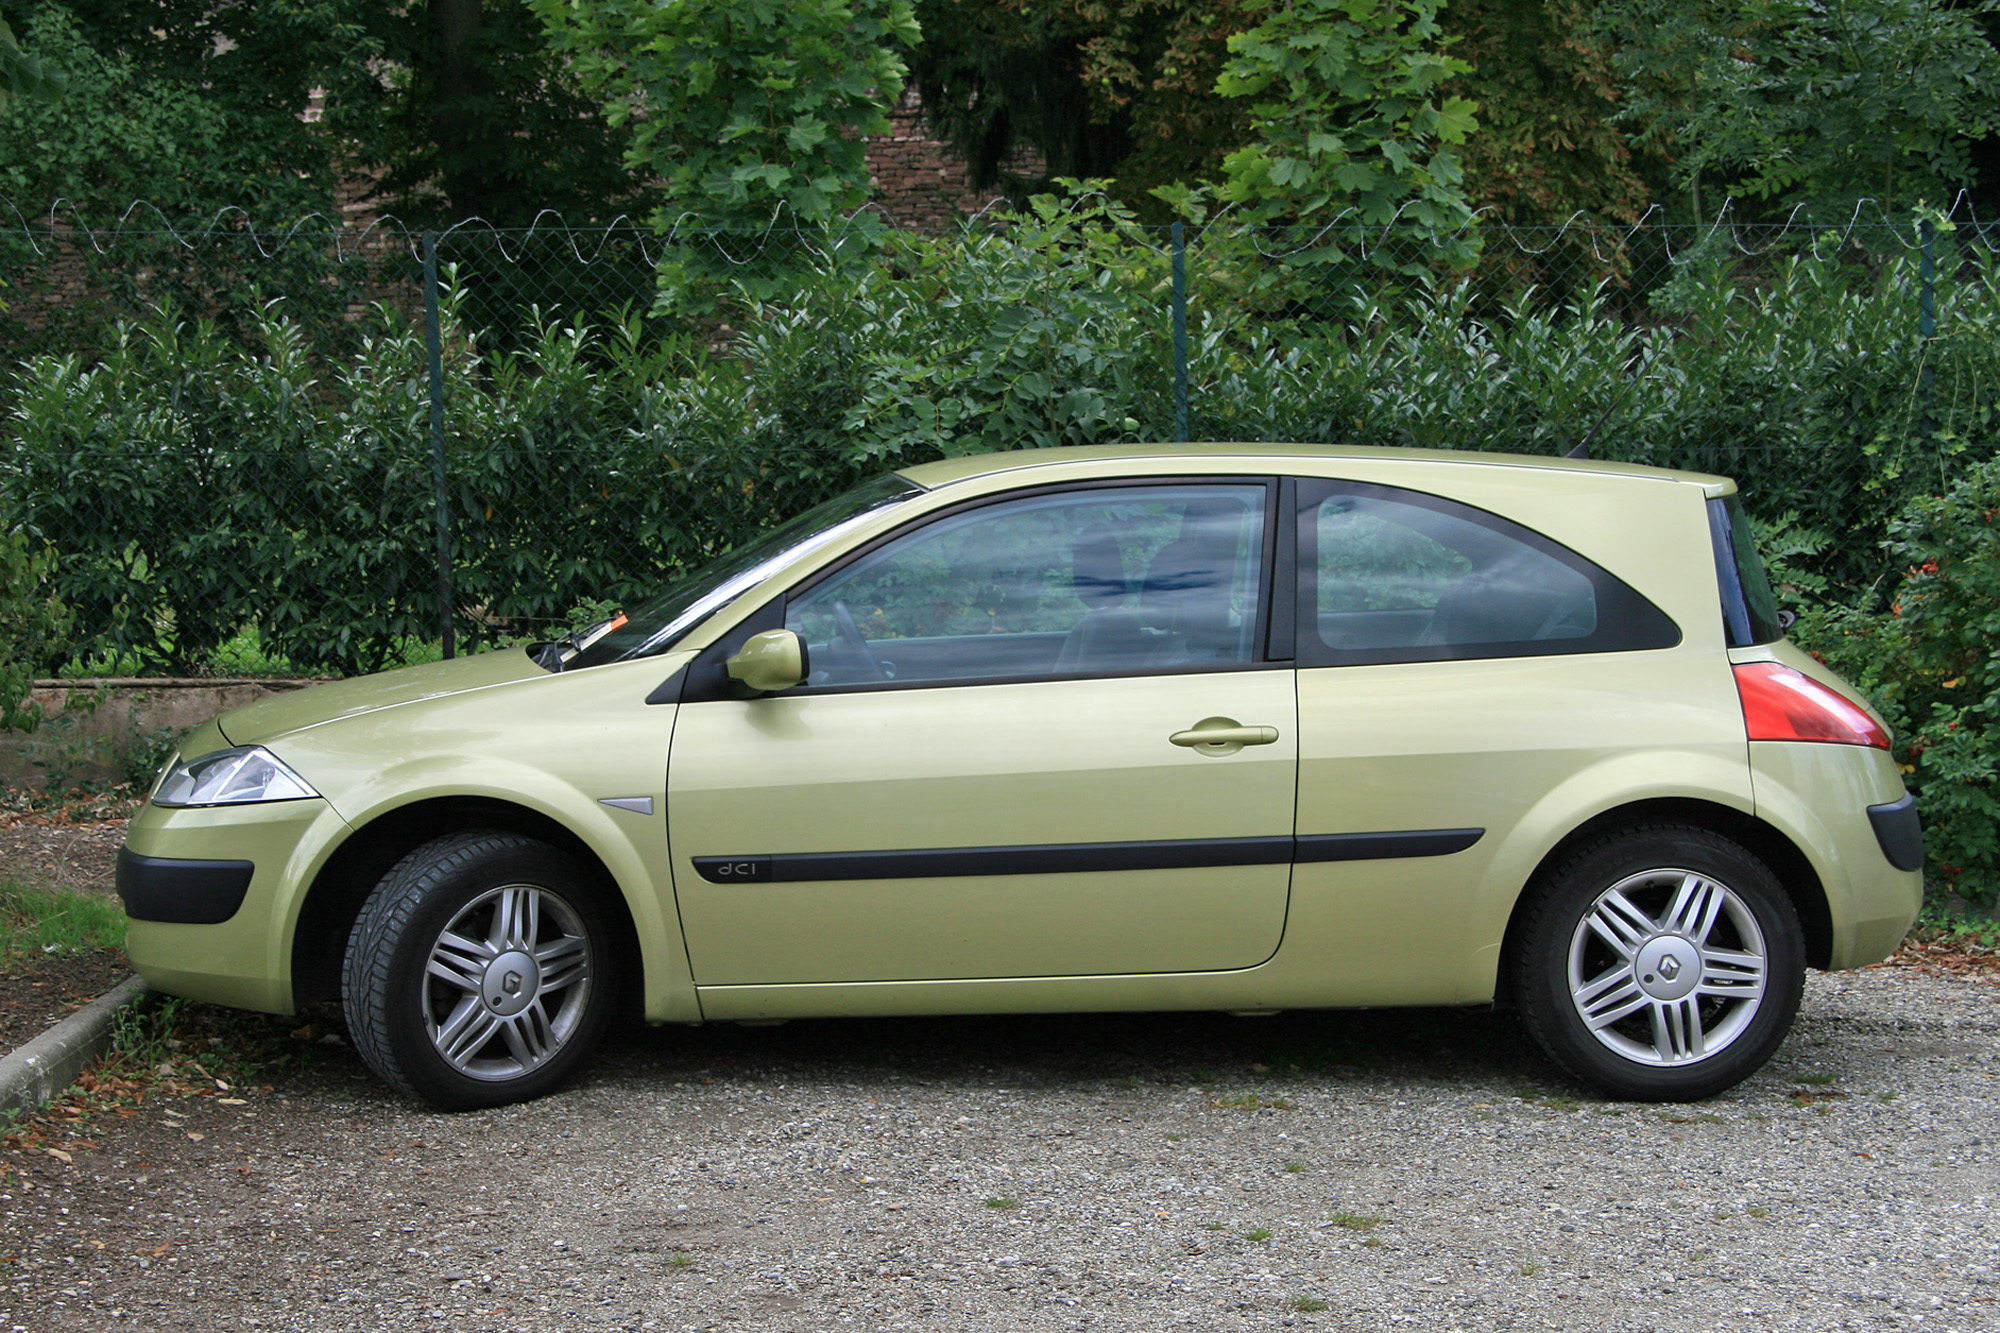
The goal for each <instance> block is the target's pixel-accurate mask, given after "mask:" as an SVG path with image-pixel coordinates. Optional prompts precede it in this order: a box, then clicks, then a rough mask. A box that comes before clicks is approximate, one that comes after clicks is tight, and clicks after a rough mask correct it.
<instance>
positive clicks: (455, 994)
mask: <svg viewBox="0 0 2000 1333" xmlns="http://www.w3.org/2000/svg"><path fill="white" fill-rule="evenodd" d="M612 940H613V934H612V929H611V924H610V921H609V919H608V918H607V917H606V914H605V909H604V907H603V905H602V900H601V898H600V895H599V894H598V893H597V892H596V890H595V886H594V884H593V882H592V880H591V877H590V876H589V875H587V874H586V873H585V872H584V870H583V868H582V867H581V866H579V865H578V864H577V863H576V862H575V861H574V860H572V859H571V858H570V857H568V856H566V855H564V854H563V853H562V852H559V851H557V850H556V849H555V848H553V847H551V846H549V845H548V844H546V843H542V842H537V841H535V840H534V839H532V838H525V837H521V836H518V835H516V834H511V833H497V832H480V833H456V834H452V835H451V836H449V837H444V838H439V839H438V840H436V841H435V842H429V843H425V844H424V845H423V846H422V847H419V848H417V849H416V850H415V851H413V852H411V853H410V854H409V855H408V856H405V857H404V858H403V859H402V860H401V861H399V862H397V863H396V865H395V866H394V867H393V868H392V869H391V870H390V871H389V873H388V874H387V875H385V876H383V878H382V881H381V883H379V884H377V885H376V886H375V889H374V892H372V893H371V894H370V895H369V896H368V901H367V902H366V903H365V904H364V905H363V906H362V909H361V915H360V917H359V918H357V919H356V920H355V923H354V929H353V930H352V931H350V932H349V934H348V937H347V960H346V966H345V968H344V971H343V977H342V981H343V984H342V987H341V1004H342V1007H343V1009H344V1010H345V1012H346V1016H347V1026H348V1032H349V1035H350V1036H351V1037H352V1038H353V1040H354V1045H355V1048H356V1049H357V1050H358V1051H359V1052H360V1053H361V1058H362V1059H363V1060H364V1061H366V1062H367V1064H368V1067H369V1068H370V1069H373V1070H374V1071H375V1072H376V1073H377V1074H379V1075H381V1077H382V1079H383V1080H384V1081H385V1082H387V1083H389V1084H390V1085H391V1086H392V1087H394V1088H396V1089H397V1090H398V1091H400V1092H403V1093H404V1094H406V1095H408V1096H411V1097H414V1098H417V1099H418V1100H420V1101H424V1102H427V1103H429V1104H430V1105H431V1106H433V1107H436V1108H437V1109H438V1110H441V1111H466V1110H474V1109H478V1108H480V1107H488V1106H502V1105H505V1104H507V1103H509V1102H517V1101H525V1100H527V1099H529V1098H531V1097H539V1096H541V1095H543V1094H544V1093H547V1092H550V1091H552V1090H554V1089H555V1088H556V1087H558V1086H559V1085H561V1084H562V1083H563V1082H564V1081H565V1080H566V1079H568V1078H569V1077H570V1076H571V1075H573V1074H574V1073H576V1071H577V1070H578V1069H579V1068H580V1067H581V1066H582V1065H583V1063H584V1061H585V1060H586V1059H587V1058H588V1057H589V1055H590V1051H591V1048H592V1047H593V1046H595V1045H596V1043H597V1039H598V1038H599V1036H601V1035H602V1034H603V1031H604V1027H605V1023H606V1021H607V1019H608V1018H609V1017H610V1012H611V997H612V993H613V991H614V989H615V988H614V987H613V985H612V984H611V982H612V980H613V978H612V975H611V973H612V967H611V959H612Z"/></svg>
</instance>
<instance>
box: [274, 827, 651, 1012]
mask: <svg viewBox="0 0 2000 1333" xmlns="http://www.w3.org/2000/svg"><path fill="white" fill-rule="evenodd" d="M488 829H490V830H493V831H496V832H502V833H515V834H519V835H521V836H523V837H528V838H533V839H535V840H536V841H538V842H545V843H548V844H549V845H550V846H552V847H555V848H557V849H558V850H560V851H562V852H563V853H564V854H565V855H567V856H569V857H570V858H571V859H572V860H574V861H575V862H576V863H577V864H578V865H580V866H582V867H583V868H584V870H585V872H586V873H588V874H589V875H590V876H591V877H592V878H593V879H595V880H596V881H597V882H598V884H599V886H600V888H601V889H602V890H603V894H604V898H605V900H606V902H605V905H606V907H607V908H608V909H609V910H610V916H611V919H612V921H613V923H614V925H615V928H616V930H617V931H618V938H617V940H616V942H615V946H616V948H617V950H618V961H619V963H620V966H619V967H618V968H617V975H618V976H619V977H620V978H622V979H623V981H622V985H621V988H620V993H619V994H618V996H617V997H616V999H615V1001H614V1010H613V1014H614V1017H617V1016H622V1015H635V1014H637V1012H638V1010H639V1006H640V1004H641V1000H642V996H643V985H642V966H641V952H640V948H639V936H638V929H637V926H636V924H635V923H634V921H633V919H632V911H631V906H630V904H628V903H627V902H626V901H625V895H624V894H623V893H622V892H620V891H619V887H618V882H617V878H616V877H615V876H614V875H613V874H612V873H611V870H610V868H609V867H608V866H607V865H605V863H604V860H603V858H602V857H600V856H599V855H598V854H597V852H596V851H595V850H593V849H592V847H591V846H590V844H589V843H587V842H586V841H584V839H582V838H581V837H578V836H577V835H576V833H575V832H573V831H572V830H570V829H569V828H567V827H565V826H564V825H563V824H562V823H561V822H560V821H558V820H555V819H552V818H550V817H549V816H548V815H545V814H543V813H541V812H540V811H537V810H531V809H528V808H527V807H525V806H521V805H516V804H514V803H512V802H510V801H503V800H499V799H496V798H494V797H487V796H444V797H436V798H433V799H430V800H424V801H417V802H413V803H412V804H410V805H406V806H400V807H398V808H396V809H394V810H390V811H387V812H385V813H383V814H382V815H380V816H378V817H377V818H375V819H373V820H371V821H370V822H368V823H367V824H364V825H362V826H361V827H359V828H357V829H355V830H354V832H353V834H352V835H350V836H349V837H348V838H347V839H346V840H345V841H343V842H342V843H341V845H340V846H339V847H338V848H337V849H336V850H335V851H334V853H333V855H332V856H330V857H328V858H327V860H326V862H325V864H324V865H322V866H321V867H320V871H319V873H318V875H316V876H315V877H314V879H313V883H312V886H311V888H310V889H309V890H307V893H306V896H305V900H304V902H303V903H301V904H300V908H299V916H298V920H297V922H296V923H295V925H294V926H293V930H292V1001H293V1003H294V1004H308V1003H313V1002H318V1001H337V1000H339V999H340V986H341V966H342V962H343V959H344V957H345V954H346V951H347V937H348V933H349V932H350V931H351V930H352V929H353V928H354V922H355V920H356V918H358V917H359V916H360V915H361V908H362V904H363V903H365V902H366V901H367V899H368V895H369V894H370V893H371V892H373V890H374V888H375V886H376V884H378V883H380V882H381V879H382V877H383V876H384V875H386V874H387V873H388V872H389V869H390V867H392V866H394V865H395V864H396V862H398V861H400V860H402V859H403V857H405V856H407V855H408V854H409V853H410V852H412V851H415V850H416V849H417V848H418V847H421V846H423V845H424V844H425V843H427V842H431V841H433V840H435V839H438V838H442V837H445V836H447V835H449V834H453V833H466V832H473V831H477V830H488Z"/></svg>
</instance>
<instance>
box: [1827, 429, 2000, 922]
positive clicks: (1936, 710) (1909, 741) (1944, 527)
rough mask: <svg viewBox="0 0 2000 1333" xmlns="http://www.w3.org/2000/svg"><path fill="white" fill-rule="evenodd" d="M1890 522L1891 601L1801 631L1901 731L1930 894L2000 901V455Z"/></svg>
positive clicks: (1831, 612) (1840, 611) (1832, 613)
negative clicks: (1894, 564) (1896, 569)
mask: <svg viewBox="0 0 2000 1333" xmlns="http://www.w3.org/2000/svg"><path fill="white" fill-rule="evenodd" d="M1890 531H1891V539H1892V543H1893V545H1892V551H1893V553H1894V555H1895V557H1896V559H1897V560H1898V561H1899V563H1900V564H1901V572H1900V573H1899V574H1897V575H1896V576H1895V580H1894V585H1893V591H1892V593H1891V596H1892V601H1891V602H1890V605H1889V607H1888V609H1887V610H1886V611H1871V610H1866V609H1861V610H1856V609H1851V608H1832V609H1822V610H1819V611H1816V612H1812V613H1809V614H1808V615H1807V616H1806V617H1805V619H1803V620H1802V621H1801V623H1800V626H1799V630H1798V637H1799V638H1800V639H1801V641H1802V642H1804V643H1806V644H1807V645H1808V646H1810V647H1812V648H1813V649H1814V650H1815V651H1816V652H1817V653H1818V654H1819V655H1820V656H1821V657H1823V658H1824V659H1825V660H1826V661H1827V662H1829V663H1830V664H1831V665H1833V666H1834V667H1835V668H1836V669H1838V670H1840V671H1842V672H1843V673H1845V674H1846V675H1847V676H1848V677H1849V678H1850V679H1851V680H1853V681H1854V682H1855V683H1856V684H1857V685H1859V686H1860V687H1861V688H1863V689H1864V690H1866V691H1867V692H1868V694H1869V695H1870V697H1871V698H1873V699H1874V701H1875V702H1876V704H1877V705H1878V707H1880V708H1881V710H1882V713H1883V715H1884V717H1886V718H1887V719H1888V720H1889V722H1890V724H1891V726H1893V727H1894V728H1895V730H1896V733H1897V734H1896V744H1897V758H1898V760H1899V761H1900V763H1901V764H1902V767H1903V772H1904V780H1905V782H1906V783H1907V784H1908V785H1909V787H1910V788H1911V790H1913V791H1915V792H1916V793H1917V800H1918V805H1919V807H1920V808H1921V810H1922V811H1923V817H1924V837H1925V846H1926V852H1927V855H1928V861H1929V864H1928V866H1927V872H1928V875H1929V879H1930V884H1931V887H1932V890H1933V893H1934V894H1937V895H1938V896H1942V895H1944V894H1952V893H1955V894H1958V895H1960V896H1962V897H1964V898H1967V899H1969V900H1971V901H1974V902H1978V903H1984V904H1987V905H1989V906H1991V905H1994V904H1996V903H2000V797H1996V795H1995V790H1994V784H1995V778H1996V776H2000V651H1996V649H1995V645H1996V644H2000V460H1988V461H1986V462H1983V463H1979V464H1976V465H1974V466H1972V467H1971V468H1969V469H1967V470H1966V473H1965V476H1964V477H1963V479H1961V480H1960V481H1959V482H1958V484H1957V485H1955V486H1953V487H1952V488H1951V490H1950V492H1949V493H1948V494H1946V495H1944V496H1942V497H1930V498H1924V499H1919V500H1917V501H1915V502H1914V503H1912V504H1911V505H1910V506H1909V507H1908V508H1907V509H1906V510H1905V512H1904V513H1903V514H1902V515H1901V516H1900V517H1899V518H1898V519H1897V520H1896V522H1895V523H1894V525H1893V526H1892V528H1891V530H1890Z"/></svg>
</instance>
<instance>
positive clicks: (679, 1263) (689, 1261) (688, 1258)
mask: <svg viewBox="0 0 2000 1333" xmlns="http://www.w3.org/2000/svg"><path fill="white" fill-rule="evenodd" d="M667 1267H669V1268H692V1267H694V1256H693V1255H691V1254H670V1255H668V1256H667Z"/></svg>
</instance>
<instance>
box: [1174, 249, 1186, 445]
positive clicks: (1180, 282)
mask: <svg viewBox="0 0 2000 1333" xmlns="http://www.w3.org/2000/svg"><path fill="white" fill-rule="evenodd" d="M1173 237H1174V443H1176V444H1186V443H1187V437H1188V350H1187V228H1186V227H1183V226H1182V225H1181V224H1180V223H1178V222H1176V223H1175V224H1174V231H1173Z"/></svg>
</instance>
